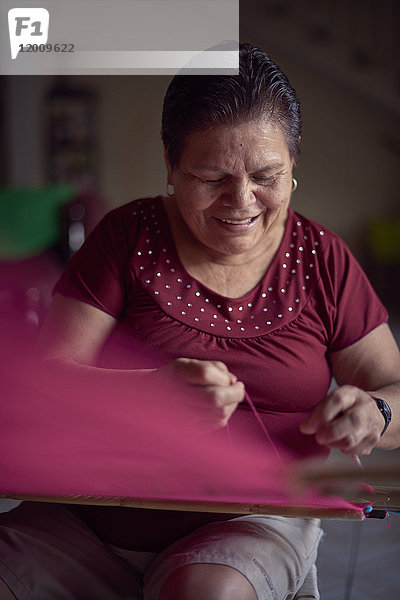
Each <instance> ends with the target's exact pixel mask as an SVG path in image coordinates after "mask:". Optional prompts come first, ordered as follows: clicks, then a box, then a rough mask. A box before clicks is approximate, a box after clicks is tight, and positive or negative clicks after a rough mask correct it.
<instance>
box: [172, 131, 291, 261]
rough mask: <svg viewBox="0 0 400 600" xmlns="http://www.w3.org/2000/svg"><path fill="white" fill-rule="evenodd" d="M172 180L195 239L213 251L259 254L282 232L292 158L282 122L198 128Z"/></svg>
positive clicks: (179, 206) (213, 253)
mask: <svg viewBox="0 0 400 600" xmlns="http://www.w3.org/2000/svg"><path fill="white" fill-rule="evenodd" d="M166 161H167V168H168V183H169V184H173V185H174V188H175V194H174V197H173V198H171V200H172V201H173V202H175V204H176V208H177V209H178V211H179V213H180V215H181V217H182V218H183V222H184V224H185V225H186V226H187V228H188V229H189V231H190V233H191V236H192V239H193V241H194V242H195V243H196V244H197V245H198V246H199V247H202V248H203V249H206V250H207V253H208V256H210V252H211V257H213V258H214V257H215V259H217V260H218V258H220V259H223V258H224V257H228V256H229V257H232V258H234V257H235V256H237V257H238V255H249V256H252V254H256V253H257V251H258V250H260V251H262V250H263V249H265V247H268V244H269V243H271V241H272V240H273V239H276V237H275V236H279V235H281V233H282V227H283V224H284V223H285V220H286V215H287V208H288V204H289V201H290V194H291V187H292V161H291V158H290V155H289V150H288V147H287V144H286V141H285V139H284V135H283V133H282V131H281V129H280V127H279V126H277V125H274V124H272V123H265V122H264V121H262V120H260V121H258V120H257V121H251V122H249V123H244V124H241V125H237V126H219V127H215V128H212V129H209V130H201V131H195V132H194V133H192V134H191V135H189V136H188V138H187V139H186V143H185V146H184V149H183V152H182V154H181V157H180V161H179V165H178V166H176V167H175V168H174V169H173V170H171V168H170V166H169V163H168V159H166Z"/></svg>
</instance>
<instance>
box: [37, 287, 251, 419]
mask: <svg viewBox="0 0 400 600" xmlns="http://www.w3.org/2000/svg"><path fill="white" fill-rule="evenodd" d="M116 324H117V321H116V319H114V317H112V316H110V315H109V314H107V313H105V312H103V311H102V310H100V309H98V308H96V307H94V306H91V305H90V304H87V303H85V302H81V301H79V300H76V299H74V298H70V297H66V296H63V295H61V294H56V295H55V298H54V302H53V304H52V306H51V308H50V311H49V314H48V316H47V318H46V321H45V323H44V325H43V329H42V331H41V334H40V337H39V340H38V343H37V347H36V350H35V355H34V357H33V360H32V363H31V366H32V367H33V369H32V373H34V374H35V379H36V381H39V382H43V381H46V380H47V381H48V384H49V385H50V386H51V387H52V388H53V390H54V386H58V387H59V389H64V388H67V389H68V393H73V394H80V395H82V397H84V395H85V394H86V393H92V394H93V393H101V394H108V395H110V398H112V397H114V396H115V394H122V395H124V396H126V395H128V396H129V397H132V401H134V400H135V391H136V392H137V390H138V389H140V386H147V387H148V388H153V389H156V388H157V389H159V386H162V385H163V384H164V385H165V384H167V383H168V381H171V382H172V383H173V385H179V386H180V389H182V391H183V392H185V391H186V396H187V402H188V404H189V405H191V406H192V409H193V411H194V415H196V418H197V419H198V421H199V422H201V423H202V424H203V425H204V426H205V427H206V428H208V429H215V428H219V427H223V426H224V425H225V424H226V423H227V421H228V420H229V418H230V416H231V415H232V413H233V412H234V411H235V409H236V407H237V405H238V403H239V402H241V401H242V400H243V396H244V386H243V384H242V383H241V382H238V381H237V378H236V377H235V376H234V375H232V374H231V373H229V371H228V369H227V368H226V366H225V365H224V364H223V363H219V362H213V361H199V360H193V359H186V358H179V359H177V360H174V361H172V362H171V363H170V364H168V365H166V366H165V367H162V368H160V369H142V370H128V369H125V370H117V369H107V368H100V367H97V366H96V363H97V359H98V357H99V354H100V352H101V349H102V347H103V345H104V343H105V341H106V340H107V338H108V337H109V336H110V334H111V333H112V331H113V329H114V328H115V326H116ZM61 386H62V387H61ZM159 395H160V394H157V398H158V397H159ZM183 395H184V394H183ZM139 396H140V395H139Z"/></svg>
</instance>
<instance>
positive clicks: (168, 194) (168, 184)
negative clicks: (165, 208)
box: [165, 183, 175, 198]
mask: <svg viewBox="0 0 400 600" xmlns="http://www.w3.org/2000/svg"><path fill="white" fill-rule="evenodd" d="M170 187H171V188H172V192H170V190H169V188H170ZM165 191H166V193H167V196H169V197H170V198H171V196H173V195H174V194H175V188H174V186H173V184H172V183H167V185H166V187H165Z"/></svg>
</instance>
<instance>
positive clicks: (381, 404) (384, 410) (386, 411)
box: [372, 396, 392, 437]
mask: <svg viewBox="0 0 400 600" xmlns="http://www.w3.org/2000/svg"><path fill="white" fill-rule="evenodd" d="M372 399H373V400H375V402H376V406H377V407H378V410H379V411H380V413H381V415H382V416H383V418H384V419H385V426H384V428H383V429H382V432H381V437H382V436H383V434H384V433H385V431H386V429H387V428H388V427H389V423H390V421H391V420H392V410H391V408H390V406H389V404H388V403H387V402H385V400H382V398H376V397H375V396H372Z"/></svg>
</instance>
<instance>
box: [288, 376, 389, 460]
mask: <svg viewBox="0 0 400 600" xmlns="http://www.w3.org/2000/svg"><path fill="white" fill-rule="evenodd" d="M384 425H385V420H384V418H383V416H382V415H381V413H380V412H379V410H378V408H377V406H376V402H375V400H374V399H373V398H372V397H371V396H370V395H369V394H368V393H367V392H365V391H363V390H361V389H359V388H358V387H355V386H353V385H343V386H341V387H338V388H337V389H335V390H334V391H333V392H331V393H330V394H329V395H328V396H327V397H326V398H324V399H323V400H321V402H320V403H319V404H317V406H316V407H315V408H314V410H313V412H312V413H311V415H310V416H309V417H308V419H306V420H305V421H303V423H301V425H300V430H301V431H302V433H305V434H310V435H312V434H314V435H315V438H316V440H317V442H318V443H319V444H322V445H323V446H328V447H329V448H338V449H339V450H341V451H342V452H344V453H345V454H370V452H371V451H372V450H373V448H375V447H376V446H377V444H378V442H379V440H380V435H381V432H382V430H383V427H384Z"/></svg>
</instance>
